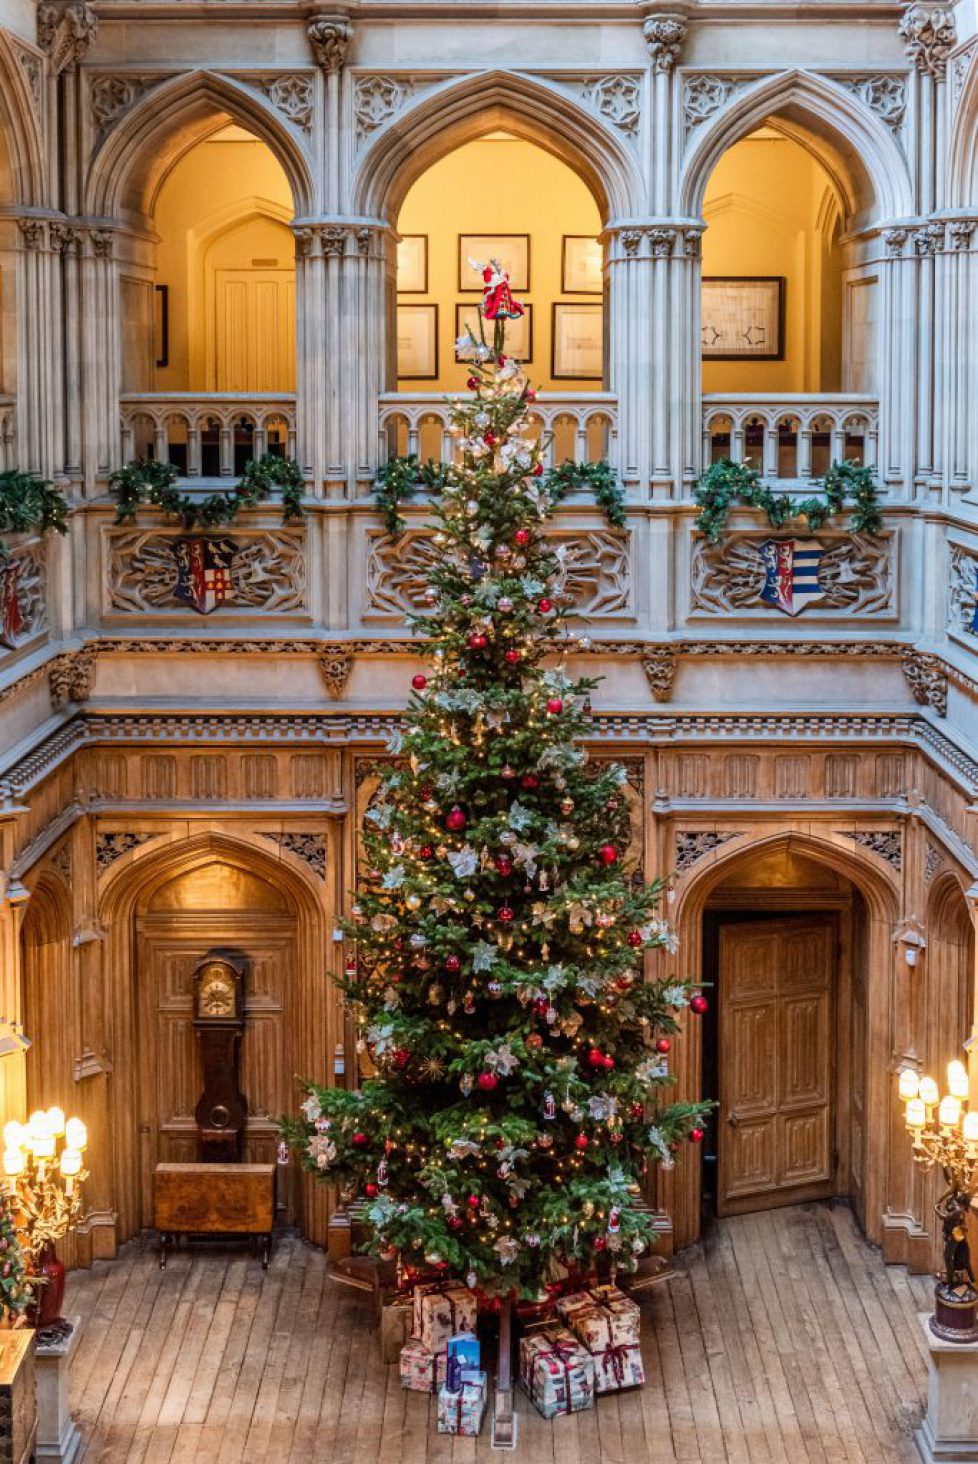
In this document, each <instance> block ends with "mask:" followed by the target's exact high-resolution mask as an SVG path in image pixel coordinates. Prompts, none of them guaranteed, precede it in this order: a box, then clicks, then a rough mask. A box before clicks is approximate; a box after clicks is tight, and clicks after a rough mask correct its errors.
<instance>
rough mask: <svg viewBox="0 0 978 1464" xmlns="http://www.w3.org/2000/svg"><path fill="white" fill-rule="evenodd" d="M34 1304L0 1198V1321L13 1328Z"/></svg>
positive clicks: (13, 1230) (11, 1224) (6, 1207)
mask: <svg viewBox="0 0 978 1464" xmlns="http://www.w3.org/2000/svg"><path fill="white" fill-rule="evenodd" d="M33 1301H34V1293H33V1290H32V1286H31V1281H30V1279H29V1278H28V1275H27V1264H26V1261H25V1259H24V1252H23V1249H22V1247H21V1243H20V1240H19V1239H18V1236H17V1231H16V1228H15V1226H14V1222H13V1219H12V1218H11V1214H10V1208H9V1201H8V1200H7V1199H6V1197H5V1196H4V1197H0V1320H2V1322H3V1325H4V1326H7V1327H10V1326H16V1325H17V1323H18V1321H20V1320H21V1319H22V1318H23V1315H24V1313H25V1312H26V1310H27V1308H28V1307H29V1306H30V1305H31V1304H32V1302H33Z"/></svg>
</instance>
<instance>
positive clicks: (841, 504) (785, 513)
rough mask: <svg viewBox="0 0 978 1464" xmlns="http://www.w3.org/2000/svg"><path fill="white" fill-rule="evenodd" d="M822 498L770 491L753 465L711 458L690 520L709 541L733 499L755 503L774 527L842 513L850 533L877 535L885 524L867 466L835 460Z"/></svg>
mask: <svg viewBox="0 0 978 1464" xmlns="http://www.w3.org/2000/svg"><path fill="white" fill-rule="evenodd" d="M822 490H823V495H824V496H822V497H820V498H801V499H799V498H793V497H791V496H790V495H789V494H787V493H774V492H772V491H771V489H770V487H769V486H768V485H767V483H765V482H762V480H761V475H760V473H759V472H758V470H757V468H752V467H751V466H750V464H749V463H735V462H732V461H731V459H730V458H721V459H720V460H719V462H715V463H711V465H710V466H709V467H708V468H707V470H706V472H705V473H704V474H703V476H702V477H701V478H700V480H699V482H698V483H697V484H696V487H695V488H694V490H693V497H694V498H695V500H696V502H697V504H698V505H699V513H698V514H697V516H696V518H695V520H694V523H695V526H696V528H697V529H699V531H700V533H701V534H705V536H706V537H707V539H709V541H710V543H711V544H718V543H719V542H720V540H721V539H722V538H723V533H724V529H725V528H726V525H727V519H728V518H729V516H730V510H731V508H732V507H734V505H735V504H738V503H739V504H742V505H743V507H745V508H759V509H760V510H761V512H762V513H764V514H766V516H767V521H768V523H769V524H770V525H771V527H772V528H775V529H780V528H783V527H784V525H785V524H786V523H788V522H789V520H790V519H792V518H804V519H807V521H808V526H809V528H812V529H820V528H821V527H822V525H823V524H826V523H828V522H829V520H830V519H833V518H835V517H836V516H837V515H838V514H840V513H845V512H846V511H847V505H848V512H849V514H850V520H849V526H850V528H851V530H852V532H853V533H854V534H871V535H875V534H878V533H879V532H880V530H881V529H882V527H883V518H882V515H881V513H880V508H879V500H878V497H877V493H876V483H875V480H874V477H873V471H872V469H871V468H864V467H862V466H861V465H860V464H859V463H850V462H841V463H839V462H835V463H833V464H832V466H831V467H830V468H829V470H828V472H827V473H826V474H825V477H824V479H823V480H822Z"/></svg>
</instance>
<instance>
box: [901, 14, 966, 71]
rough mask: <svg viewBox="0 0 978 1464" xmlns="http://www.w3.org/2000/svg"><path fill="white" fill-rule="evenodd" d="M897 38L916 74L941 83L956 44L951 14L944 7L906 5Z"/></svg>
mask: <svg viewBox="0 0 978 1464" xmlns="http://www.w3.org/2000/svg"><path fill="white" fill-rule="evenodd" d="M900 37H901V39H902V41H903V46H904V50H905V51H906V53H907V56H908V58H909V59H910V60H911V61H912V62H913V64H914V66H916V68H917V70H918V71H922V72H924V74H925V75H927V76H933V77H934V79H935V80H936V81H941V80H943V78H944V75H945V73H946V71H947V58H948V57H949V56H950V54H951V52H952V51H953V50H954V44H955V41H956V40H957V31H956V29H955V25H954V11H953V10H951V9H949V8H946V7H945V6H943V5H941V6H934V5H909V6H908V7H907V9H906V10H905V11H904V13H903V16H902V18H901V20H900Z"/></svg>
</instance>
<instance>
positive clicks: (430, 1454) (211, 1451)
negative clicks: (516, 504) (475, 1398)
mask: <svg viewBox="0 0 978 1464" xmlns="http://www.w3.org/2000/svg"><path fill="white" fill-rule="evenodd" d="M930 1294H931V1282H930V1281H929V1279H928V1278H926V1277H913V1276H908V1275H907V1274H906V1272H905V1271H904V1270H903V1269H902V1268H899V1267H893V1266H889V1267H888V1266H884V1265H883V1264H882V1262H881V1261H880V1258H879V1255H878V1253H877V1252H876V1251H874V1250H873V1249H872V1248H871V1247H869V1246H867V1245H866V1244H865V1242H864V1241H863V1240H862V1238H861V1237H860V1234H859V1231H858V1229H857V1227H856V1225H855V1222H854V1221H853V1219H852V1216H851V1215H850V1213H849V1211H848V1210H847V1209H846V1208H845V1207H844V1206H842V1205H805V1206H799V1207H797V1208H794V1209H786V1210H772V1211H769V1212H767V1213H766V1214H759V1215H748V1216H742V1217H740V1218H737V1219H733V1220H725V1221H722V1222H719V1223H717V1224H715V1225H714V1226H713V1228H712V1230H711V1232H710V1233H709V1235H708V1236H707V1238H706V1239H705V1240H704V1242H703V1243H702V1244H701V1245H697V1246H694V1247H692V1248H691V1249H690V1250H689V1251H688V1252H686V1253H685V1254H684V1255H683V1256H682V1258H681V1261H680V1273H679V1275H678V1276H677V1277H676V1279H675V1280H673V1281H671V1282H670V1283H668V1284H664V1285H661V1286H659V1287H658V1288H656V1289H655V1290H654V1291H653V1293H652V1294H651V1296H650V1298H649V1300H648V1301H647V1303H646V1305H645V1307H644V1325H643V1352H644V1356H645V1366H646V1371H647V1374H648V1384H647V1386H646V1387H645V1388H641V1389H638V1390H637V1391H634V1392H631V1393H625V1394H620V1395H617V1396H616V1395H612V1396H610V1397H605V1398H602V1399H600V1400H599V1401H598V1404H597V1407H596V1408H595V1409H594V1410H593V1411H591V1412H588V1413H582V1414H575V1415H573V1416H572V1417H570V1418H560V1419H557V1420H555V1421H554V1422H553V1423H548V1422H546V1421H545V1420H544V1419H542V1418H540V1417H539V1416H538V1415H537V1414H536V1412H535V1411H534V1410H533V1408H532V1407H530V1406H529V1404H528V1403H527V1400H526V1399H525V1398H524V1397H523V1396H522V1395H519V1404H518V1406H519V1415H520V1423H519V1428H520V1449H519V1457H520V1458H521V1459H523V1460H524V1461H526V1464H584V1461H587V1464H598V1461H599V1460H600V1461H606V1464H636V1461H641V1460H649V1461H654V1464H670V1461H683V1464H687V1461H688V1464H694V1461H702V1464H720V1461H726V1460H730V1461H743V1464H755V1461H756V1464H779V1461H782V1464H787V1461H789V1460H790V1461H791V1464H799V1461H801V1460H817V1461H819V1464H836V1461H840V1464H843V1461H844V1464H857V1461H861V1460H866V1461H876V1464H896V1461H904V1460H905V1461H908V1464H911V1461H915V1460H916V1458H917V1455H916V1451H915V1449H914V1447H913V1442H912V1439H911V1431H912V1429H913V1428H914V1427H915V1425H916V1423H917V1422H918V1420H919V1418H920V1414H921V1411H922V1404H923V1397H924V1381H925V1357H924V1347H923V1338H922V1336H921V1334H920V1330H919V1326H918V1324H917V1320H916V1315H917V1313H918V1312H919V1311H922V1310H924V1309H926V1308H927V1306H928V1300H929V1296H930ZM66 1310H67V1311H69V1314H75V1313H80V1314H81V1316H82V1319H83V1332H82V1338H81V1341H80V1344H79V1347H78V1350H77V1352H76V1354H75V1359H74V1362H73V1373H72V1379H71V1383H72V1402H73V1411H74V1413H75V1417H76V1419H77V1421H78V1424H79V1426H80V1428H81V1431H82V1434H83V1439H84V1445H83V1451H82V1454H81V1455H80V1458H81V1459H82V1460H83V1461H84V1464H96V1461H111V1464H123V1461H133V1464H135V1461H139V1464H164V1461H169V1464H190V1461H198V1464H205V1461H206V1464H238V1461H242V1464H244V1461H247V1464H252V1461H255V1464H257V1461H260V1460H261V1461H268V1464H312V1461H317V1464H372V1461H375V1460H380V1459H383V1460H385V1461H393V1464H474V1461H475V1460H476V1459H477V1458H481V1457H483V1456H488V1455H489V1453H490V1449H489V1438H488V1428H486V1429H485V1430H484V1431H483V1435H482V1437H481V1438H480V1439H478V1440H473V1439H452V1438H445V1437H439V1435H438V1434H437V1432H436V1431H435V1421H434V1411H435V1410H434V1401H433V1400H432V1399H429V1398H428V1397H426V1396H425V1395H424V1394H420V1393H408V1392H403V1391H402V1390H401V1388H400V1387H399V1385H398V1377H397V1368H396V1367H385V1366H384V1365H383V1364H382V1363H381V1361H380V1358H379V1353H378V1349H377V1344H376V1338H375V1336H374V1333H373V1331H372V1328H371V1308H370V1303H369V1299H368V1298H366V1297H364V1296H363V1294H362V1293H359V1292H355V1291H351V1290H349V1289H348V1288H347V1287H345V1286H338V1285H334V1284H333V1283H331V1282H328V1281H327V1276H326V1261H325V1257H324V1255H323V1254H322V1252H320V1251H317V1250H314V1249H313V1248H312V1247H310V1246H307V1245H305V1244H303V1243H302V1242H300V1241H297V1240H283V1241H280V1242H279V1243H278V1245H277V1246H276V1249H275V1253H274V1256H273V1259H272V1264H271V1267H270V1269H269V1271H268V1272H267V1273H266V1274H265V1275H263V1274H262V1271H261V1267H260V1265H259V1263H258V1261H257V1260H255V1259H252V1258H251V1257H250V1256H249V1255H248V1253H247V1252H242V1251H240V1250H236V1249H228V1250H226V1251H225V1250H223V1249H219V1250H215V1249H213V1248H211V1247H200V1248H196V1249H194V1250H193V1251H188V1250H186V1249H183V1250H180V1251H178V1252H177V1253H176V1255H175V1256H174V1257H173V1258H172V1259H171V1261H170V1265H169V1268H168V1269H167V1271H166V1272H163V1273H161V1272H160V1271H159V1269H158V1266H157V1257H156V1251H155V1248H154V1247H152V1246H150V1247H143V1246H141V1245H140V1244H139V1243H133V1244H131V1245H129V1246H127V1247H126V1248H125V1249H124V1251H123V1252H122V1254H121V1256H120V1257H119V1259H118V1260H116V1261H111V1262H106V1261H102V1262H98V1263H97V1264H96V1265H94V1266H93V1267H92V1268H91V1270H90V1271H80V1272H76V1273H74V1274H73V1275H72V1276H71V1277H70V1278H69V1287H68V1307H66Z"/></svg>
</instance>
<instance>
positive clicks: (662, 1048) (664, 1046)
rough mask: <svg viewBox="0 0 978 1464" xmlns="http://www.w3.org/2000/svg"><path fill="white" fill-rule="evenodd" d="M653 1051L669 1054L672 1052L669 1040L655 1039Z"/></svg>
mask: <svg viewBox="0 0 978 1464" xmlns="http://www.w3.org/2000/svg"><path fill="white" fill-rule="evenodd" d="M655 1050H656V1052H662V1053H666V1052H670V1051H671V1050H672V1043H671V1042H670V1041H669V1038H668V1037H657V1038H656V1039H655Z"/></svg>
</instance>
